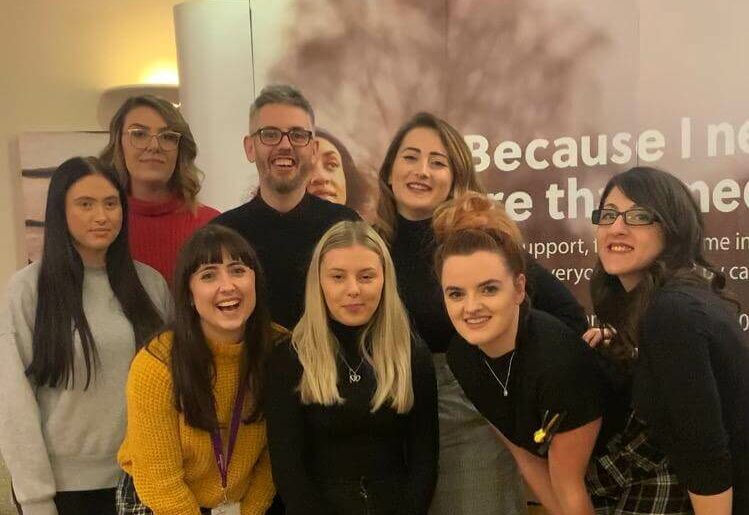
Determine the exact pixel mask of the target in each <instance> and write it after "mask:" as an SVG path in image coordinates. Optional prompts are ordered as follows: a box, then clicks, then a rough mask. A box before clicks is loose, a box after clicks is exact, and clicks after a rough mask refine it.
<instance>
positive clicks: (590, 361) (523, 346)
mask: <svg viewBox="0 0 749 515" xmlns="http://www.w3.org/2000/svg"><path fill="white" fill-rule="evenodd" d="M510 359H512V369H511V370H510V379H509V382H508V383H509V384H508V383H507V382H506V381H505V379H506V378H507V374H508V368H509V365H510ZM447 362H448V364H449V365H450V370H452V372H453V374H454V375H455V378H456V379H457V380H458V383H459V384H460V386H461V387H462V388H463V391H465V393H466V396H467V397H468V399H469V400H470V401H471V402H472V403H473V404H474V406H476V409H477V410H478V411H479V412H480V413H481V414H482V415H483V416H484V417H485V418H486V419H487V420H488V421H489V422H490V423H491V424H492V425H493V426H494V427H496V428H497V429H499V431H501V432H502V434H503V435H504V436H505V437H506V438H507V439H508V440H510V441H511V442H512V443H514V444H515V445H517V446H519V447H522V448H523V449H526V450H527V451H529V452H531V453H533V454H535V455H538V456H545V455H546V452H547V451H548V441H546V440H545V441H543V442H540V443H539V442H535V441H534V439H533V436H534V433H535V432H536V431H537V430H538V429H540V428H541V427H542V425H546V426H548V425H549V424H550V423H551V421H552V419H553V418H554V415H556V414H559V421H558V423H557V424H554V425H553V428H554V429H555V430H556V432H564V431H569V430H571V429H576V428H578V427H581V426H583V425H585V424H587V423H589V422H592V421H593V420H595V419H597V418H599V417H601V416H602V398H603V395H604V386H603V380H602V378H601V376H600V374H599V372H598V368H597V365H596V358H595V352H594V351H593V350H592V349H591V348H590V347H588V345H586V344H585V342H583V341H582V339H581V338H580V337H579V336H578V335H576V334H575V333H574V332H573V331H572V330H571V329H570V328H569V327H567V326H565V325H564V324H563V323H561V322H560V321H559V320H557V319H556V318H554V317H553V316H550V315H549V314H548V313H544V312H543V311H538V310H534V309H531V310H529V311H528V312H527V314H525V317H524V319H523V320H522V322H521V324H520V326H519V328H518V336H517V340H516V348H515V351H514V356H513V352H509V353H507V354H504V355H503V356H500V357H499V358H496V359H492V358H489V357H487V356H486V355H485V354H484V353H483V352H482V351H481V350H480V349H479V348H478V347H476V346H475V345H471V344H469V343H467V342H466V341H465V340H464V339H463V338H461V337H460V336H456V337H455V338H454V339H453V341H452V342H451V343H450V348H449V349H448V351H447ZM489 367H491V369H492V370H491V371H490V370H489ZM492 371H493V372H494V374H495V375H496V376H497V377H498V378H499V380H500V381H502V382H503V383H505V384H508V387H507V390H508V395H507V396H506V397H505V396H504V395H503V389H502V387H501V386H500V385H499V382H498V381H497V380H496V378H495V377H494V375H492ZM602 433H605V432H602ZM601 441H603V436H599V442H601Z"/></svg>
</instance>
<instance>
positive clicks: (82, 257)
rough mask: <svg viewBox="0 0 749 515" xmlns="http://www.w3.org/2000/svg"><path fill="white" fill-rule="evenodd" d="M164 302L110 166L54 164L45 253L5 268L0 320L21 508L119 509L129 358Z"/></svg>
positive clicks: (3, 445)
mask: <svg viewBox="0 0 749 515" xmlns="http://www.w3.org/2000/svg"><path fill="white" fill-rule="evenodd" d="M169 305H170V297H169V292H168V290H167V286H166V283H165V282H164V280H163V278H162V277H161V276H160V275H159V274H158V273H157V272H156V271H155V270H153V269H151V268H149V267H148V266H145V265H143V264H141V263H137V262H133V260H132V258H131V257H130V251H129V248H128V237H127V200H126V197H125V192H124V190H123V189H122V187H121V186H120V184H119V182H118V180H117V178H116V176H115V175H114V173H112V172H111V171H108V170H107V169H106V168H104V166H103V165H102V164H101V163H100V162H99V161H98V160H96V159H95V158H81V157H75V158H73V159H70V160H68V161H65V162H64V163H62V164H61V165H60V166H59V167H58V168H57V169H56V170H55V172H54V174H53V175H52V179H51V181H50V184H49V192H48V194H47V208H46V215H45V231H44V249H43V253H42V258H41V260H40V261H38V262H36V263H32V264H31V265H29V266H27V267H26V268H24V269H22V270H20V271H18V272H17V273H16V274H15V275H14V276H13V277H12V278H11V280H10V282H9V284H8V291H7V304H6V307H5V308H4V309H3V315H4V316H3V321H2V325H1V326H0V389H1V390H2V392H3V394H2V396H0V452H2V455H3V458H4V459H5V462H6V463H7V465H8V469H9V471H10V474H11V478H12V481H13V491H14V493H15V497H16V499H17V502H18V504H19V506H20V509H21V510H22V511H23V513H45V514H56V513H59V514H60V515H64V514H70V515H87V514H90V515H101V514H112V513H115V499H114V487H115V486H116V483H117V480H118V479H119V476H120V471H119V467H118V466H117V461H116V454H117V449H118V448H119V445H120V443H121V441H122V438H123V436H124V433H125V398H124V393H125V381H126V378H127V372H128V367H129V365H130V361H131V359H132V357H133V356H134V355H135V352H136V351H137V349H139V348H140V347H141V346H142V345H143V343H145V341H146V340H147V339H148V338H150V337H151V336H152V335H153V334H154V333H155V332H156V331H158V330H159V328H160V326H161V325H162V320H163V318H164V317H165V316H166V315H167V313H168V311H169Z"/></svg>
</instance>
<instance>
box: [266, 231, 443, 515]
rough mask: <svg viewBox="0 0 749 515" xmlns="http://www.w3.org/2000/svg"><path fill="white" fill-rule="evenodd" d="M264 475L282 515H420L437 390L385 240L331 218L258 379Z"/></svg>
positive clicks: (434, 440)
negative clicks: (264, 424)
mask: <svg viewBox="0 0 749 515" xmlns="http://www.w3.org/2000/svg"><path fill="white" fill-rule="evenodd" d="M268 381H269V384H268V402H267V408H266V411H267V413H268V439H269V443H270V452H271V462H272V464H273V478H274V479H275V481H276V484H277V485H278V490H279V493H280V494H281V497H282V499H283V501H284V503H285V504H286V510H287V511H286V513H288V514H289V515H386V514H387V515H395V514H409V515H425V514H426V513H427V510H428V508H429V504H430V501H431V498H432V493H433V491H434V485H435V482H436V478H437V444H438V436H437V386H436V382H435V377H434V368H433V366H432V363H431V360H430V357H429V352H428V350H427V349H426V348H425V346H424V345H423V344H422V343H421V342H419V341H418V340H415V339H414V337H413V334H412V332H411V330H410V328H409V324H408V317H407V315H406V312H405V310H404V309H403V304H402V303H401V300H400V297H399V296H398V290H397V286H396V283H395V271H394V270H393V262H392V260H391V259H390V255H389V254H388V251H387V247H386V245H385V242H384V241H383V240H382V238H380V237H379V236H378V234H377V233H376V232H375V230H374V229H372V228H371V227H370V226H369V225H368V224H366V223H365V222H339V223H337V224H336V225H334V226H333V227H331V228H330V229H329V230H328V231H327V232H326V233H325V235H323V237H322V238H321V240H320V242H319V243H318V244H317V247H316V248H315V252H314V254H313V256H312V261H311V263H310V267H309V272H308V274H307V286H306V295H305V310H304V315H303V316H302V319H301V320H300V321H299V324H297V326H296V328H295V329H294V333H293V335H292V337H291V341H290V342H285V343H282V344H281V345H279V346H278V347H277V348H276V349H275V351H274V353H273V355H272V357H271V360H270V363H269V372H268Z"/></svg>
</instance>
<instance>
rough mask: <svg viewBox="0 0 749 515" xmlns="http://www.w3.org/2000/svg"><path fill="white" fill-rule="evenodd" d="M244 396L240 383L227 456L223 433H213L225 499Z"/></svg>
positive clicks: (232, 417) (214, 453)
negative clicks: (222, 437)
mask: <svg viewBox="0 0 749 515" xmlns="http://www.w3.org/2000/svg"><path fill="white" fill-rule="evenodd" d="M244 396H245V387H244V386H242V384H241V383H240V385H239V391H238V392H237V398H236V400H235V401H234V409H233V410H232V413H231V426H230V427H229V442H228V445H227V448H226V455H224V444H223V442H222V441H221V431H220V430H218V429H216V430H215V431H213V432H212V433H211V441H212V442H213V455H214V456H215V458H216V465H217V466H218V473H219V475H220V476H221V488H223V490H224V497H226V484H227V478H228V475H229V462H230V461H231V456H232V454H234V444H235V443H236V441H237V434H238V433H239V422H240V420H241V419H242V404H244Z"/></svg>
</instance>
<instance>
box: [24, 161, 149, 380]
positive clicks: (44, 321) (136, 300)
mask: <svg viewBox="0 0 749 515" xmlns="http://www.w3.org/2000/svg"><path fill="white" fill-rule="evenodd" d="M89 175H100V176H101V177H104V178H105V179H106V180H107V181H109V183H110V184H111V185H112V186H113V187H114V188H115V189H116V190H117V193H118V194H119V197H120V204H121V206H122V227H121V229H120V232H119V233H118V234H117V237H116V238H115V239H114V241H113V242H112V243H111V244H110V245H109V247H108V248H107V253H106V268H107V277H108V279H109V285H110V287H111V288H112V291H113V292H114V295H115V297H116V298H117V301H118V302H119V304H120V306H121V307H122V312H123V313H124V314H125V317H126V318H127V319H128V321H129V322H130V323H131V324H132V326H133V332H134V333H135V347H134V348H133V352H135V351H136V350H138V349H140V348H141V346H142V345H143V344H144V343H145V342H146V341H147V339H148V338H150V337H152V336H153V334H154V333H155V332H156V331H158V330H159V329H160V328H161V326H162V324H163V321H162V319H161V316H160V315H159V312H158V311H157V309H156V306H155V305H154V303H153V301H152V300H151V298H150V297H149V296H148V293H147V292H146V290H145V288H144V287H143V284H142V283H141V282H140V278H139V277H138V273H137V271H136V269H135V264H134V263H133V258H132V257H131V255H130V245H129V243H128V238H127V225H128V219H127V198H126V195H125V190H124V189H123V187H122V185H121V184H120V182H119V181H118V180H117V177H116V175H115V174H114V172H113V171H112V170H110V169H108V168H106V167H105V166H104V165H103V164H102V163H101V162H100V161H99V160H98V159H96V158H95V157H85V158H84V157H74V158H72V159H68V160H67V161H65V162H64V163H62V164H61V165H60V166H58V167H57V169H56V170H55V171H54V173H53V174H52V179H51V181H50V183H49V190H48V192H47V207H46V214H45V221H44V225H45V229H44V248H43V250H42V259H41V263H40V267H39V281H38V283H37V291H38V300H37V305H36V317H35V322H34V336H33V341H32V349H33V353H32V358H31V364H29V366H28V368H27V370H26V374H27V375H28V376H29V377H32V378H33V380H34V382H35V384H37V385H38V386H49V387H50V388H56V387H60V386H61V387H63V388H67V387H72V386H75V379H76V378H75V372H76V371H75V367H74V366H73V363H74V355H75V348H74V339H73V335H74V334H75V333H76V332H77V333H78V336H79V338H80V340H81V350H82V354H83V360H84V363H85V365H86V383H85V386H84V389H87V388H88V387H89V385H90V383H91V377H92V372H93V371H94V370H95V369H96V365H97V364H98V354H97V349H96V342H95V341H94V337H93V334H92V333H91V327H90V326H89V323H88V320H87V319H86V313H85V312H84V311H83V276H84V267H83V262H82V261H81V256H80V254H78V251H77V250H76V248H75V245H74V242H73V238H72V237H71V235H70V231H69V230H68V224H67V216H66V211H65V197H66V195H67V192H68V190H69V189H70V188H71V187H72V186H73V185H74V184H75V183H76V182H78V181H79V180H81V179H82V178H84V177H87V176H89ZM71 328H72V329H71Z"/></svg>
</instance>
